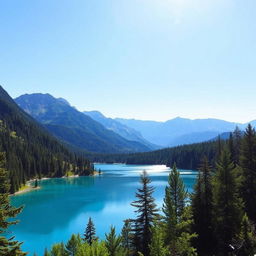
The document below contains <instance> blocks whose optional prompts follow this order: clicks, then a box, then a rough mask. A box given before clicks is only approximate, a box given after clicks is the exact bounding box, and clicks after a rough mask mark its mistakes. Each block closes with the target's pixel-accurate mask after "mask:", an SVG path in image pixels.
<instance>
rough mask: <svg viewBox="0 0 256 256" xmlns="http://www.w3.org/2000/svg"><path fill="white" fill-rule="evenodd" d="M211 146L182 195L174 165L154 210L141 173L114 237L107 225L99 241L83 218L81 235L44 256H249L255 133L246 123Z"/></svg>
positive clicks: (255, 213) (255, 237) (255, 199)
mask: <svg viewBox="0 0 256 256" xmlns="http://www.w3.org/2000/svg"><path fill="white" fill-rule="evenodd" d="M235 132H237V130H236V131H235ZM240 135H241V136H240ZM217 143H220V141H219V142H217ZM217 149H218V150H217V152H216V163H215V165H214V167H213V166H212V165H211V164H210V162H209V160H208V158H207V156H204V157H203V158H202V159H201V164H200V167H199V172H198V179H197V182H196V185H195V188H194V191H193V193H192V194H188V192H187V190H186V188H185V185H184V183H183V181H182V179H181V177H180V175H179V172H178V170H177V168H176V164H175V163H174V164H173V166H172V169H171V172H170V174H169V178H168V183H167V186H166V189H165V196H164V198H163V205H162V207H161V208H160V209H158V208H157V206H156V204H155V200H154V197H153V192H154V187H152V186H151V185H150V182H151V180H150V178H149V177H148V175H147V173H146V172H144V173H143V174H142V176H141V180H140V182H141V187H140V188H139V189H138V190H137V193H136V195H135V196H136V200H135V201H134V202H132V206H133V207H134V208H135V214H136V218H134V219H127V220H125V221H124V226H123V229H122V232H121V234H120V235H117V234H116V232H115V228H114V227H111V230H110V233H109V234H106V238H105V240H102V241H100V240H99V239H98V238H97V237H96V235H95V227H94V225H93V222H92V220H91V219H89V222H88V225H87V228H86V232H85V234H84V236H83V237H82V238H81V237H80V235H73V236H72V237H71V239H70V240H69V241H68V242H67V243H66V244H64V243H59V244H55V245H53V247H52V248H51V250H49V251H47V250H46V251H45V256H58V255H67V256H69V255H74V256H80V255H81V256H82V255H85V256H86V255H93V256H94V255H95V256H97V255H103V256H119V255H120V256H121V255H124V256H135V255H138V256H142V255H144V256H180V255H182V256H196V255H200V256H211V255H212V256H214V255H215V256H227V255H238V256H240V255H241V256H250V255H254V254H255V253H256V234H255V224H256V207H255V205H256V132H255V130H254V129H253V128H252V127H251V126H250V125H249V126H248V127H247V129H246V131H245V133H244V135H243V136H242V134H241V133H239V134H231V135H230V138H229V140H228V141H227V142H226V143H221V145H219V147H218V148H217Z"/></svg>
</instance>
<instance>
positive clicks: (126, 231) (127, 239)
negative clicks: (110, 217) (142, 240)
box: [121, 219, 132, 255]
mask: <svg viewBox="0 0 256 256" xmlns="http://www.w3.org/2000/svg"><path fill="white" fill-rule="evenodd" d="M131 231H132V226H131V220H130V219H126V220H125V221H124V226H123V228H122V231H121V238H122V246H123V248H125V249H126V250H127V255H130V253H131V251H132V233H131Z"/></svg>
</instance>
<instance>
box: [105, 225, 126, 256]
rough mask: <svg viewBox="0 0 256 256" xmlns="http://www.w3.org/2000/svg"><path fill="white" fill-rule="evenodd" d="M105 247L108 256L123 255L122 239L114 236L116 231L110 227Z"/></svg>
mask: <svg viewBox="0 0 256 256" xmlns="http://www.w3.org/2000/svg"><path fill="white" fill-rule="evenodd" d="M105 245H106V248H107V250H108V254H109V256H119V255H120V256H123V255H125V250H124V248H123V247H122V238H121V236H117V235H116V230H115V228H114V227H112V226H111V228H110V233H109V234H106V241H105Z"/></svg>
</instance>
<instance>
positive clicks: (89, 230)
mask: <svg viewBox="0 0 256 256" xmlns="http://www.w3.org/2000/svg"><path fill="white" fill-rule="evenodd" d="M97 239H98V238H97V237H96V231H95V227H94V224H93V222H92V219H91V217H90V218H89V220H88V223H87V226H86V230H85V233H84V241H85V242H87V243H88V244H89V245H91V244H92V243H93V241H96V240H97Z"/></svg>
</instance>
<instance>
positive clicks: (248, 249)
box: [238, 214, 256, 256]
mask: <svg viewBox="0 0 256 256" xmlns="http://www.w3.org/2000/svg"><path fill="white" fill-rule="evenodd" d="M240 241H241V244H240V245H239V247H241V248H239V254H238V255H239V256H240V255H241V256H243V255H248V256H252V255H254V254H255V252H256V237H255V234H254V233H253V226H252V224H251V223H250V221H249V219H248V217H247V215H246V214H245V215H244V216H243V219H242V226H241V233H240Z"/></svg>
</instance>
